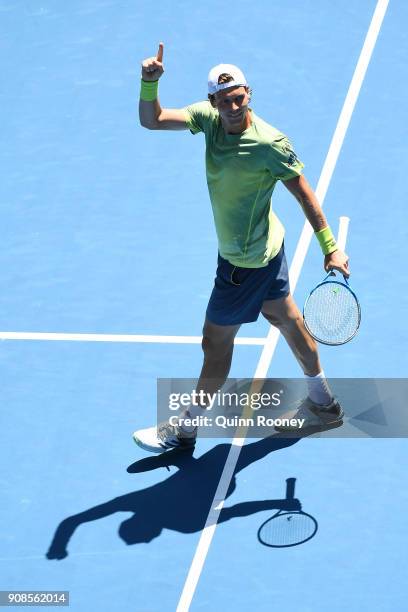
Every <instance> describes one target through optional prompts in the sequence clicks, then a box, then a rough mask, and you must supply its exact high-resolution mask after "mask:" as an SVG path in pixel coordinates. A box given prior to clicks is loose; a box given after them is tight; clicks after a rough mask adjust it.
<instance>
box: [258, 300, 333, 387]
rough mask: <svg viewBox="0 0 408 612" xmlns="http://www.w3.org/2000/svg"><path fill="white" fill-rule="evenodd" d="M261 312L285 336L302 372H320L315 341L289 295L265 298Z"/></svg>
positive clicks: (309, 373)
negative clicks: (272, 298) (278, 297)
mask: <svg viewBox="0 0 408 612" xmlns="http://www.w3.org/2000/svg"><path fill="white" fill-rule="evenodd" d="M262 314H263V316H264V317H265V319H267V321H269V323H271V325H273V326H274V327H277V328H278V329H279V331H280V332H281V334H282V336H283V337H284V338H285V340H286V342H287V343H288V345H289V347H290V348H291V350H292V352H293V354H294V356H295V357H296V359H297V360H298V362H299V364H300V367H301V368H302V370H303V372H304V373H305V374H307V375H308V376H316V375H317V374H319V372H321V370H322V367H321V364H320V359H319V353H318V351H317V345H316V342H315V341H314V340H313V338H312V337H311V336H310V335H309V334H308V332H307V330H306V328H305V326H304V323H303V316H302V313H301V312H300V310H299V308H298V307H297V306H296V303H295V300H294V299H293V297H292V296H291V295H288V296H287V297H284V298H280V299H277V300H267V301H266V302H264V303H263V305H262Z"/></svg>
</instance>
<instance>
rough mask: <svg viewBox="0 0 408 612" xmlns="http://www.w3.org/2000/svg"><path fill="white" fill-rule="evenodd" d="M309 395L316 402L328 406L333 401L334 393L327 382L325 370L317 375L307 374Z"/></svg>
mask: <svg viewBox="0 0 408 612" xmlns="http://www.w3.org/2000/svg"><path fill="white" fill-rule="evenodd" d="M305 378H306V382H307V387H308V390H309V397H310V399H311V400H312V402H313V403H314V404H320V405H322V406H328V405H329V404H331V403H332V401H333V393H332V392H331V391H330V387H329V385H328V384H327V380H326V377H325V375H324V372H323V370H322V371H321V372H319V374H317V375H316V376H308V375H307V374H305Z"/></svg>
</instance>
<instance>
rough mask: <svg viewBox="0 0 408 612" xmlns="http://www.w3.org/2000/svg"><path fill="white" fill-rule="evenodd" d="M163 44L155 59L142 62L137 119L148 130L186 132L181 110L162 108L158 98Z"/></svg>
mask: <svg viewBox="0 0 408 612" xmlns="http://www.w3.org/2000/svg"><path fill="white" fill-rule="evenodd" d="M163 48H164V46H163V43H160V44H159V49H158V51H157V55H156V56H155V57H148V58H147V59H145V60H143V62H142V83H141V90H140V101H139V118H140V123H141V125H142V126H143V127H145V128H147V129H149V130H186V129H187V123H186V116H185V112H184V111H183V110H182V109H177V108H162V107H161V106H160V102H159V98H158V87H159V79H160V77H161V76H162V74H163V72H164V67H163Z"/></svg>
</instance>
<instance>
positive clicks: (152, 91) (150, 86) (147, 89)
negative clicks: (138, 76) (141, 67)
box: [140, 79, 159, 102]
mask: <svg viewBox="0 0 408 612" xmlns="http://www.w3.org/2000/svg"><path fill="white" fill-rule="evenodd" d="M158 89H159V81H144V80H143V79H142V82H141V87H140V99H141V100H144V101H145V102H153V100H156V98H157V93H158Z"/></svg>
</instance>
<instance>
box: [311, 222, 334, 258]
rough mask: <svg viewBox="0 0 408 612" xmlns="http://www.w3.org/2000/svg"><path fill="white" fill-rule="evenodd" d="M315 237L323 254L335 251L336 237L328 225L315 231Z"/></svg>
mask: <svg viewBox="0 0 408 612" xmlns="http://www.w3.org/2000/svg"><path fill="white" fill-rule="evenodd" d="M315 235H316V238H317V239H318V241H319V244H320V248H321V249H322V251H323V254H324V255H330V253H333V252H334V251H337V248H338V247H337V244H336V239H335V237H334V236H333V234H332V231H331V229H330V227H329V226H327V227H324V228H323V229H321V230H319V231H318V232H315Z"/></svg>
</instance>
